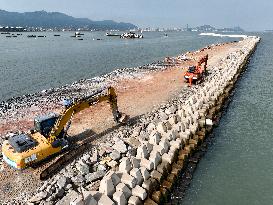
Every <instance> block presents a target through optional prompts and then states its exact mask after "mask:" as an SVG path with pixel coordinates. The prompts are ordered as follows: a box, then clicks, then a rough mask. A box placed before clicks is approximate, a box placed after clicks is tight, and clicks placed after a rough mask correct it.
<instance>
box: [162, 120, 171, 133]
mask: <svg viewBox="0 0 273 205" xmlns="http://www.w3.org/2000/svg"><path fill="white" fill-rule="evenodd" d="M164 124H165V126H166V128H167V131H168V130H171V129H172V125H171V123H170V122H169V121H164Z"/></svg>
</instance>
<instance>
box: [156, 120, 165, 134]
mask: <svg viewBox="0 0 273 205" xmlns="http://www.w3.org/2000/svg"><path fill="white" fill-rule="evenodd" d="M156 130H157V131H158V132H159V133H160V134H164V133H166V132H167V127H166V125H165V124H164V123H163V122H159V123H158V124H157V126H156Z"/></svg>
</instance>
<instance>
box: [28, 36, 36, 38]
mask: <svg viewBox="0 0 273 205" xmlns="http://www.w3.org/2000/svg"><path fill="white" fill-rule="evenodd" d="M27 37H28V38H36V35H28V36H27Z"/></svg>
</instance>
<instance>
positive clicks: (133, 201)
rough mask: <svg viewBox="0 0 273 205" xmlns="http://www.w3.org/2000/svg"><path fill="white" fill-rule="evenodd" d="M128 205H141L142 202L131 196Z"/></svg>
mask: <svg viewBox="0 0 273 205" xmlns="http://www.w3.org/2000/svg"><path fill="white" fill-rule="evenodd" d="M128 204H129V205H142V202H141V201H140V200H139V198H138V197H137V196H131V197H130V199H129V201H128Z"/></svg>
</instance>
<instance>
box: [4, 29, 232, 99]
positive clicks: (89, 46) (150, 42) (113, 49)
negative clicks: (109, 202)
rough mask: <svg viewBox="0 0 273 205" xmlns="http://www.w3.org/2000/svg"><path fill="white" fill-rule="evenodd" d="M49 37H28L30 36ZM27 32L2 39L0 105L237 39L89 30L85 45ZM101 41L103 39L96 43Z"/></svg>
mask: <svg viewBox="0 0 273 205" xmlns="http://www.w3.org/2000/svg"><path fill="white" fill-rule="evenodd" d="M31 34H34V35H45V36H46V38H27V35H31ZM54 34H55V33H53V32H46V33H23V35H22V36H18V37H17V38H6V35H0V45H1V49H0V62H1V63H0V101H3V100H6V99H8V98H10V97H13V96H18V95H22V94H27V93H33V92H37V91H41V90H43V89H48V88H51V87H58V86H61V85H64V84H66V83H72V82H74V81H77V80H79V79H83V78H91V77H94V76H97V75H101V74H105V73H109V72H111V71H112V70H114V69H116V68H123V67H134V66H140V65H144V64H148V63H152V62H154V61H157V60H162V59H163V58H164V57H165V56H175V55H177V54H180V53H184V52H186V51H190V50H196V49H199V48H201V47H204V46H206V45H209V44H212V43H219V42H225V41H231V40H235V39H231V38H219V37H211V36H199V35H197V33H188V32H169V33H168V37H167V38H166V37H164V33H162V32H148V33H143V35H144V39H134V40H126V39H120V38H119V37H106V36H105V35H104V34H105V33H104V32H84V34H85V35H84V36H83V37H82V38H83V41H79V40H77V39H76V38H71V37H70V36H71V35H73V34H74V33H69V32H60V33H59V34H60V35H61V36H60V37H54V36H53V35H54ZM97 38H101V39H103V40H99V41H98V40H93V39H97Z"/></svg>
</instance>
